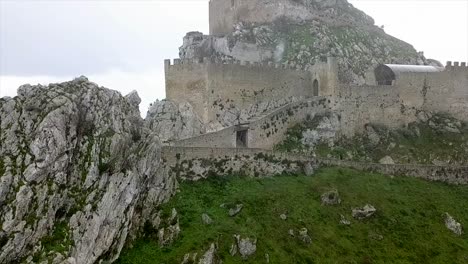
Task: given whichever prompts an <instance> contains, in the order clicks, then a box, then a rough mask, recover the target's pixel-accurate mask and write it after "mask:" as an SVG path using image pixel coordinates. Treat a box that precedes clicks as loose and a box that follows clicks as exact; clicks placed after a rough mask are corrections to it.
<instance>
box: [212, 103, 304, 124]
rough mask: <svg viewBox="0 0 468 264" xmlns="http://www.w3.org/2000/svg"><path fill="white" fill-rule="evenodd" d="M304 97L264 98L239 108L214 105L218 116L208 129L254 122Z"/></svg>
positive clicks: (232, 105)
mask: <svg viewBox="0 0 468 264" xmlns="http://www.w3.org/2000/svg"><path fill="white" fill-rule="evenodd" d="M302 99H303V98H300V97H289V98H281V99H278V100H263V101H261V102H258V103H254V104H251V105H249V106H247V107H245V108H239V107H237V106H236V105H234V104H229V105H224V104H217V105H216V106H213V108H214V115H215V116H216V118H215V119H214V120H213V121H211V122H210V123H208V124H207V125H206V128H207V131H218V130H221V129H223V128H226V127H230V126H234V125H238V124H239V123H240V124H242V123H247V122H252V121H253V120H257V119H260V118H262V117H264V116H265V115H268V114H269V113H271V112H273V111H275V110H277V109H279V108H281V107H284V106H286V105H288V104H291V103H294V102H298V101H300V100H302Z"/></svg>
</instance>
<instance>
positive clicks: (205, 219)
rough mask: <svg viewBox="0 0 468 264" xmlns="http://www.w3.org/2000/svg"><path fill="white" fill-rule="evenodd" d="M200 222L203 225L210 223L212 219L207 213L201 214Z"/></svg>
mask: <svg viewBox="0 0 468 264" xmlns="http://www.w3.org/2000/svg"><path fill="white" fill-rule="evenodd" d="M202 222H203V224H205V225H211V224H212V223H213V220H212V219H211V217H210V216H209V215H207V214H202Z"/></svg>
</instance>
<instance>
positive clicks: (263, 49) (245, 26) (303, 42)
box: [179, 0, 440, 83]
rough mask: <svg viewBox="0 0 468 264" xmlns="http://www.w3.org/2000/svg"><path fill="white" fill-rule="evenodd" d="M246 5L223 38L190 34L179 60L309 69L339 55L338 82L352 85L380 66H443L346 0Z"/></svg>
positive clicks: (265, 2) (312, 0)
mask: <svg viewBox="0 0 468 264" xmlns="http://www.w3.org/2000/svg"><path fill="white" fill-rule="evenodd" d="M244 5H245V7H239V8H244V11H243V12H242V14H241V15H238V16H237V20H236V21H234V22H229V21H226V23H233V24H232V25H231V29H230V30H227V31H225V32H224V33H225V34H217V35H216V36H210V35H203V34H202V33H200V32H190V33H188V34H187V35H186V36H185V38H184V41H183V45H182V46H181V47H180V49H179V51H180V52H179V55H180V58H181V59H195V60H200V59H201V58H203V57H212V58H215V59H216V60H218V61H221V62H222V61H228V60H233V59H235V60H244V61H252V62H268V61H272V62H279V63H284V64H288V65H291V66H293V67H297V68H306V67H309V66H310V65H313V64H315V63H316V62H317V61H320V60H322V59H323V58H324V57H326V56H335V57H338V58H339V65H340V79H341V80H342V81H344V82H352V83H363V82H364V77H365V74H366V72H367V71H368V69H371V68H372V67H373V66H375V65H377V64H381V63H395V64H424V65H439V64H440V63H439V62H437V61H434V60H427V59H426V58H425V57H424V55H423V54H422V53H421V52H416V50H415V49H414V48H413V46H411V45H410V44H408V43H406V42H404V41H401V40H399V39H396V38H394V37H392V36H390V35H387V34H386V33H385V32H384V30H383V29H381V28H380V27H378V26H376V25H374V20H373V19H372V18H371V17H369V16H368V15H366V14H365V13H364V12H362V11H360V10H358V9H356V8H354V7H353V6H352V5H351V4H349V3H348V2H347V1H346V0H278V1H251V2H250V3H247V4H244ZM233 12H234V11H233ZM213 15H214V16H219V15H218V14H213ZM210 27H211V28H213V27H216V25H213V24H212V25H210Z"/></svg>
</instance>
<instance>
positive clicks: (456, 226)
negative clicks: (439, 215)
mask: <svg viewBox="0 0 468 264" xmlns="http://www.w3.org/2000/svg"><path fill="white" fill-rule="evenodd" d="M445 226H446V227H447V228H448V229H449V230H450V231H452V232H453V233H454V234H455V235H457V236H461V235H462V234H463V229H462V225H461V224H460V223H458V222H457V221H456V220H455V219H454V218H453V217H452V216H451V215H450V214H449V213H445Z"/></svg>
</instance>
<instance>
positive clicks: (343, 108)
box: [332, 84, 416, 136]
mask: <svg viewBox="0 0 468 264" xmlns="http://www.w3.org/2000/svg"><path fill="white" fill-rule="evenodd" d="M332 108H333V110H334V111H335V112H336V113H337V114H339V115H340V116H341V120H340V123H341V131H340V134H342V135H344V136H353V135H354V134H355V133H359V132H361V131H362V130H363V129H364V125H366V124H368V123H378V124H382V125H385V126H388V127H391V128H396V127H399V126H404V125H405V124H407V123H409V122H412V121H414V120H415V116H416V114H415V112H414V111H410V110H411V109H407V108H405V107H404V105H403V102H402V100H401V98H400V94H399V90H398V89H397V88H396V87H394V86H368V85H364V86H355V85H345V84H341V85H340V89H339V92H338V96H337V98H336V100H335V104H334V105H333V106H332Z"/></svg>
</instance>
